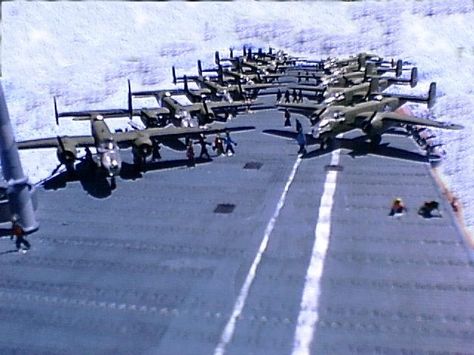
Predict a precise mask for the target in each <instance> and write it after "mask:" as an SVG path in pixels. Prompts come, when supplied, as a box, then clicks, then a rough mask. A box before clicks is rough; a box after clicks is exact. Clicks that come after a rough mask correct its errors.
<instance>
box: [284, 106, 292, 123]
mask: <svg viewBox="0 0 474 355" xmlns="http://www.w3.org/2000/svg"><path fill="white" fill-rule="evenodd" d="M290 118H291V113H290V111H289V110H288V109H286V110H285V123H284V124H285V127H291V120H290Z"/></svg>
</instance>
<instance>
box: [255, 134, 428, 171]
mask: <svg viewBox="0 0 474 355" xmlns="http://www.w3.org/2000/svg"><path fill="white" fill-rule="evenodd" d="M263 133H266V134H270V135H276V136H279V137H283V138H287V139H293V140H295V141H296V135H297V133H296V132H295V131H285V130H276V129H269V130H264V131H263ZM394 133H395V132H390V134H394ZM398 133H400V135H405V134H403V132H398ZM395 134H397V133H395ZM366 138H367V137H366V136H365V135H362V136H359V137H355V138H335V140H334V144H333V147H332V148H331V149H320V148H318V149H316V150H312V151H310V152H308V153H306V154H305V155H304V156H303V159H311V158H317V157H320V156H323V155H326V154H329V153H331V152H332V151H333V150H336V149H347V150H350V152H349V153H348V155H349V156H351V157H352V158H357V157H359V156H365V155H368V154H371V155H378V156H382V157H388V158H397V159H402V160H408V161H414V162H421V163H428V162H429V159H428V157H427V156H425V155H423V154H420V153H417V152H413V151H410V150H406V149H402V148H395V147H390V146H389V143H382V144H379V145H378V146H377V147H373V146H372V145H371V144H370V143H369V142H366ZM306 142H307V146H311V145H315V144H319V142H318V141H317V140H316V139H315V138H314V137H313V136H312V135H310V134H306Z"/></svg>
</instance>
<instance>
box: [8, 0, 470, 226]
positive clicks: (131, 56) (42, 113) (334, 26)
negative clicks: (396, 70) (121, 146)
mask: <svg viewBox="0 0 474 355" xmlns="http://www.w3.org/2000/svg"><path fill="white" fill-rule="evenodd" d="M1 6H2V43H1V46H2V47H1V55H2V57H1V60H2V72H3V80H2V81H3V87H4V91H5V95H6V99H7V102H8V107H9V112H10V116H11V120H12V123H13V125H14V128H15V133H16V137H17V140H26V139H33V138H41V137H49V136H56V135H64V134H69V135H72V134H88V133H89V125H88V124H87V123H84V122H72V121H70V120H64V121H62V122H61V124H60V126H59V127H57V126H56V125H55V122H54V111H53V102H52V97H53V96H56V97H57V98H58V106H59V110H60V111H71V110H85V109H98V108H125V107H126V104H127V96H126V91H127V85H126V80H127V78H129V79H131V81H132V85H133V88H134V89H142V88H170V87H172V82H171V65H176V67H177V70H178V72H180V73H185V72H186V73H193V72H196V60H197V59H201V60H203V63H204V66H205V67H208V66H210V65H211V64H212V61H213V55H214V51H215V50H220V51H221V53H222V54H227V53H228V48H229V47H234V48H237V49H241V48H242V45H244V44H245V45H251V46H253V47H256V48H258V47H264V48H268V46H269V45H271V46H272V47H275V48H281V49H284V50H286V51H288V52H290V53H292V54H294V55H302V56H306V57H310V58H314V59H320V58H325V57H327V56H347V55H352V54H356V53H358V52H361V51H370V52H375V53H377V54H379V55H381V56H383V57H395V58H402V59H404V60H407V61H410V62H413V63H414V64H415V65H416V66H418V68H419V84H418V86H417V87H416V88H414V89H410V88H405V87H403V88H400V89H397V88H395V89H394V90H400V91H410V92H413V93H416V94H426V92H427V89H428V86H429V83H430V82H431V81H436V82H437V85H438V98H437V103H436V105H435V106H434V107H433V109H432V110H431V111H432V112H431V114H433V115H434V117H435V118H436V119H439V120H443V121H451V122H454V123H460V124H463V125H464V126H465V129H464V130H463V131H461V132H459V131H456V132H447V131H446V132H441V131H439V132H437V135H438V138H439V139H440V140H441V141H442V142H443V143H444V144H445V145H446V146H445V150H446V151H447V159H446V161H445V162H444V163H443V165H442V168H441V170H442V172H443V175H444V178H445V180H446V181H447V182H448V185H449V186H450V187H451V188H452V190H454V193H455V194H456V195H458V196H459V197H460V198H461V200H462V203H463V205H464V209H465V212H466V222H467V224H468V226H470V228H471V230H472V229H473V228H474V179H473V175H474V144H472V143H471V142H472V139H473V137H474V132H473V129H474V123H473V121H472V119H471V117H470V116H472V112H473V111H474V87H473V82H472V79H473V78H474V75H473V74H474V39H473V33H474V9H473V2H472V1H470V0H452V1H444V0H432V1H390V2H389V1H377V2H374V1H367V2H353V3H348V2H253V1H234V2H225V3H224V2H221V3H219V2H217V3H213V2H200V3H194V2H193V3H191V2H160V3H157V2H153V3H152V2H92V1H87V2H69V1H68V2H3V3H2V4H1ZM134 102H135V106H136V107H137V106H139V104H140V102H142V101H134ZM143 103H145V104H147V102H146V101H143ZM410 107H411V108H412V110H414V111H415V112H416V113H417V114H419V115H427V114H429V112H428V110H427V109H426V107H425V106H418V105H411V106H410ZM125 122H126V120H125V121H122V122H119V124H120V125H123V124H124V123H125ZM21 158H22V161H23V165H24V168H25V171H26V173H27V174H28V175H29V177H30V179H31V180H32V181H33V182H35V181H38V180H40V179H42V178H45V177H46V176H48V175H49V173H50V172H51V171H52V170H53V169H54V167H55V166H56V165H57V161H56V154H55V151H54V150H47V151H44V150H43V151H22V152H21Z"/></svg>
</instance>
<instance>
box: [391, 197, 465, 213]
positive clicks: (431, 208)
mask: <svg viewBox="0 0 474 355" xmlns="http://www.w3.org/2000/svg"><path fill="white" fill-rule="evenodd" d="M455 203H457V202H455ZM452 207H453V210H454V211H455V212H456V209H455V206H454V205H452ZM407 211H408V209H407V208H406V206H405V203H404V202H403V200H402V199H401V198H400V197H397V198H395V199H394V200H393V202H392V205H391V207H390V213H389V216H393V217H400V216H403V215H404V214H405V213H406V212H407ZM417 213H418V215H420V216H422V217H423V218H432V217H442V215H441V212H440V210H439V202H438V201H435V200H431V201H425V202H423V204H422V205H421V207H420V208H418V212H417Z"/></svg>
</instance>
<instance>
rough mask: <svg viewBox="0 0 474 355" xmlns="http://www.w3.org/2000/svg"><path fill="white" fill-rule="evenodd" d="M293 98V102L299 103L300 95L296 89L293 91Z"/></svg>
mask: <svg viewBox="0 0 474 355" xmlns="http://www.w3.org/2000/svg"><path fill="white" fill-rule="evenodd" d="M291 96H292V97H293V102H297V101H298V93H297V92H296V89H293V91H292V93H291Z"/></svg>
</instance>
